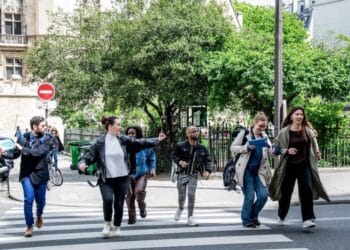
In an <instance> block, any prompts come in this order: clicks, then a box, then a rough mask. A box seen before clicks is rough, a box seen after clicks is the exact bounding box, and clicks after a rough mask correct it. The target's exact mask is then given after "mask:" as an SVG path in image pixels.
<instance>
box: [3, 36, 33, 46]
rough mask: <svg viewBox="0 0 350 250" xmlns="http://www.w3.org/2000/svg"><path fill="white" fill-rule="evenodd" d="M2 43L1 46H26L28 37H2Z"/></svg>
mask: <svg viewBox="0 0 350 250" xmlns="http://www.w3.org/2000/svg"><path fill="white" fill-rule="evenodd" d="M0 43H1V44H11V45H14V44H18V45H26V44H28V37H27V36H26V35H7V34H3V35H0Z"/></svg>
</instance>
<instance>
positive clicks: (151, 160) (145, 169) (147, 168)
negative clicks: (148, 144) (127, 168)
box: [135, 148, 157, 179]
mask: <svg viewBox="0 0 350 250" xmlns="http://www.w3.org/2000/svg"><path fill="white" fill-rule="evenodd" d="M156 160H157V159H156V154H155V153H154V151H153V149H151V148H147V149H145V150H142V151H140V152H138V153H137V154H136V173H135V178H136V179H137V178H138V177H141V176H143V175H145V174H147V173H149V172H151V171H155V170H156Z"/></svg>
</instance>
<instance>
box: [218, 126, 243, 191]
mask: <svg viewBox="0 0 350 250" xmlns="http://www.w3.org/2000/svg"><path fill="white" fill-rule="evenodd" d="M248 133H249V130H248V129H245V133H244V136H243V140H242V145H244V144H245V143H246V142H247V138H246V135H247V134H248ZM238 134H239V132H238V133H236V136H237V135H238ZM240 155H241V154H237V155H236V156H235V158H234V159H229V160H228V161H227V162H226V165H225V167H224V171H223V172H222V180H223V182H224V187H226V188H227V190H228V191H230V190H237V188H236V186H237V182H236V180H235V179H234V176H235V174H236V162H237V161H238V158H239V157H240Z"/></svg>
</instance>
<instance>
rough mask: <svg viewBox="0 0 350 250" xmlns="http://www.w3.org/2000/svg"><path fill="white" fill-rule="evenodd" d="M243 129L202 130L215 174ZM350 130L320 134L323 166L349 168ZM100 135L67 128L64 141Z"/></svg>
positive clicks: (166, 155) (164, 151) (162, 157)
mask: <svg viewBox="0 0 350 250" xmlns="http://www.w3.org/2000/svg"><path fill="white" fill-rule="evenodd" d="M240 129H242V126H228V125H226V124H222V125H220V126H211V125H209V127H208V128H207V129H202V130H201V133H200V142H201V143H202V144H203V145H205V146H206V147H207V148H208V150H209V153H210V155H211V158H212V161H213V164H214V168H215V171H221V170H222V169H223V168H224V166H225V164H226V162H227V161H228V160H229V159H230V158H231V157H232V156H231V152H230V145H231V143H232V141H233V139H234V137H235V136H236V135H237V133H238V132H239V131H240ZM348 130H349V129H348V128H341V129H340V128H338V127H329V128H325V129H324V130H322V131H321V133H319V137H318V142H319V146H320V149H321V153H322V159H321V161H320V167H344V166H349V165H350V134H349V132H348ZM145 134H146V133H145ZM180 134H181V136H179V137H178V140H179V141H180V140H183V139H185V133H180ZM100 135H101V132H100V131H96V130H87V129H66V130H65V134H64V141H65V144H66V145H68V144H69V142H71V141H81V140H85V141H93V140H95V139H96V138H97V137H99V136H100ZM146 136H147V135H146ZM271 139H272V138H271ZM170 148H171V147H169V145H164V143H163V144H162V147H159V148H157V149H156V153H157V156H158V170H159V171H161V172H167V171H169V170H170V169H171V159H170V155H171V152H169V149H170Z"/></svg>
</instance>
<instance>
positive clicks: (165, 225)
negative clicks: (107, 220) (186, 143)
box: [0, 206, 292, 250]
mask: <svg viewBox="0 0 350 250" xmlns="http://www.w3.org/2000/svg"><path fill="white" fill-rule="evenodd" d="M22 209H23V208H20V207H16V208H12V209H10V210H9V211H7V212H6V213H5V215H4V216H3V217H2V218H0V249H29V248H30V249H34V250H35V249H36V250H40V249H45V250H46V249H69V250H74V249H77V250H80V249H84V250H86V249H94V250H96V249H141V248H142V249H155V248H162V249H164V248H168V247H177V248H182V249H190V248H191V247H193V246H197V247H200V246H207V247H210V246H217V245H221V246H225V245H237V244H259V243H261V244H263V243H276V244H277V243H278V244H281V243H289V242H291V241H292V240H291V239H289V238H287V237H286V236H284V235H283V234H278V233H276V232H274V233H271V232H269V231H270V228H269V227H267V226H265V225H262V226H260V227H258V228H254V229H251V228H244V227H242V226H241V220H240V215H239V213H237V212H236V213H235V212H232V211H229V210H227V209H214V208H213V209H196V210H195V216H196V218H197V221H198V222H199V223H200V226H199V227H187V226H186V212H184V213H183V216H182V220H180V221H179V222H175V221H174V220H173V215H174V211H173V210H174V209H170V208H149V209H148V214H147V218H145V219H138V220H137V223H136V224H135V225H128V224H126V221H125V219H126V218H127V213H126V211H125V212H124V221H123V224H122V227H121V229H122V230H121V233H122V236H121V237H116V238H110V239H102V237H101V230H102V226H103V215H102V211H101V209H99V208H81V207H80V208H74V207H50V206H47V208H46V209H45V213H44V226H43V228H41V229H37V228H35V227H34V234H33V237H32V238H25V237H23V233H24V229H25V226H23V224H24V219H23V210H22ZM263 248H264V247H262V248H261V249H263ZM277 248H279V249H291V248H288V246H286V247H285V248H281V247H280V245H278V246H277Z"/></svg>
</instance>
